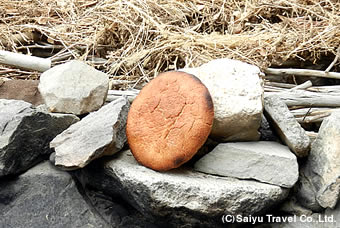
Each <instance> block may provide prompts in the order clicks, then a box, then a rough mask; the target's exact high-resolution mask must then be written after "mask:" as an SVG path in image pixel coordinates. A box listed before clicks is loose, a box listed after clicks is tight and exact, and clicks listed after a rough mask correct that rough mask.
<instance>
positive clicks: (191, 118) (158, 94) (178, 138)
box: [126, 71, 214, 171]
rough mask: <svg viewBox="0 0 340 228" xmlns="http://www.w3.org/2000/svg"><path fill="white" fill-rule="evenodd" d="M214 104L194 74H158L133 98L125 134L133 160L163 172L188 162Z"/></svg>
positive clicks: (206, 128)
mask: <svg viewBox="0 0 340 228" xmlns="http://www.w3.org/2000/svg"><path fill="white" fill-rule="evenodd" d="M213 119H214V107H213V102H212V98H211V96H210V93H209V91H208V89H207V88H206V87H205V86H204V85H203V84H202V82H201V81H200V80H199V79H198V78H196V77H195V76H193V75H191V74H188V73H184V72H178V71H171V72H165V73H161V74H160V75H159V76H157V77H156V78H155V79H153V80H152V81H151V82H149V83H148V84H147V85H146V86H145V87H144V88H143V89H142V90H141V91H140V93H139V95H138V96H137V97H136V99H135V100H134V101H133V103H132V105H131V108H130V111H129V114H128V119H127V126H126V135H127V140H128V144H129V146H130V149H131V152H132V154H133V155H134V157H135V158H136V160H137V161H138V162H139V163H140V164H142V165H144V166H146V167H148V168H151V169H153V170H157V171H166V170H170V169H173V168H177V167H179V166H181V165H182V164H183V163H185V162H187V161H189V160H190V159H191V158H192V157H193V156H194V155H195V153H196V152H197V151H198V149H199V148H200V147H201V146H202V145H203V144H204V142H205V141H206V139H207V138H208V136H209V134H210V131H211V127H212V124H213Z"/></svg>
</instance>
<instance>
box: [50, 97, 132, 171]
mask: <svg viewBox="0 0 340 228" xmlns="http://www.w3.org/2000/svg"><path fill="white" fill-rule="evenodd" d="M129 107H130V103H129V101H128V100H127V99H126V98H124V97H121V98H120V99H117V100H115V101H113V102H111V103H109V104H107V105H105V106H103V107H102V108H101V109H99V110H98V111H96V112H93V113H90V114H89V115H87V116H86V117H84V118H83V119H82V120H81V121H80V122H78V123H76V124H74V125H72V126H71V127H70V128H68V129H67V130H65V131H64V132H62V133H61V134H60V135H58V136H57V137H55V138H54V139H53V141H52V142H51V143H50V147H51V148H54V150H55V152H56V155H55V165H56V166H59V167H60V168H63V169H66V170H72V169H77V168H83V167H84V166H86V165H87V164H88V163H89V162H91V161H92V160H94V159H96V158H98V157H101V156H104V155H112V154H114V153H116V152H117V151H119V150H121V149H122V148H123V146H124V144H125V142H126V134H125V127H126V119H127V114H128V111H129Z"/></svg>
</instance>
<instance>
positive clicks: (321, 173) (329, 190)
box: [298, 111, 340, 208]
mask: <svg viewBox="0 0 340 228" xmlns="http://www.w3.org/2000/svg"><path fill="white" fill-rule="evenodd" d="M339 120H340V112H339V111H337V112H333V113H332V114H331V115H330V116H329V117H327V118H326V119H325V120H324V121H323V122H322V124H321V127H320V129H319V134H318V137H317V138H316V140H315V141H314V143H313V144H312V149H311V153H310V155H309V157H308V160H307V162H306V164H305V165H304V166H303V168H302V169H301V175H302V176H303V177H304V178H305V179H304V181H300V188H299V190H298V194H299V196H300V198H301V203H304V204H305V206H306V207H307V206H310V205H308V203H309V204H311V203H310V202H312V205H315V201H316V202H317V204H319V205H320V206H321V207H323V208H334V207H335V205H336V204H337V202H338V201H339V192H340V163H339V161H340V149H339V148H340V141H339V139H340V121H339ZM306 202H307V203H306ZM313 203H314V204H313Z"/></svg>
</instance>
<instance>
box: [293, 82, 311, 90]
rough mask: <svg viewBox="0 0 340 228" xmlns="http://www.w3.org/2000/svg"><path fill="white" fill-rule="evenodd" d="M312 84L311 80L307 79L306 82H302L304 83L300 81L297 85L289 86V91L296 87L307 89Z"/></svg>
mask: <svg viewBox="0 0 340 228" xmlns="http://www.w3.org/2000/svg"><path fill="white" fill-rule="evenodd" d="M312 86H313V84H312V82H311V81H309V80H308V81H306V82H304V83H302V84H300V85H298V86H295V87H293V88H291V89H290V91H293V90H297V89H308V88H310V87H312Z"/></svg>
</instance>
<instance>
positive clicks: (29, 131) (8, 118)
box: [0, 99, 79, 177]
mask: <svg viewBox="0 0 340 228" xmlns="http://www.w3.org/2000/svg"><path fill="white" fill-rule="evenodd" d="M78 120H79V118H78V117H76V116H74V115H65V114H59V115H57V114H55V115H51V114H48V113H45V112H42V111H38V110H37V109H34V108H32V105H31V104H29V103H27V102H24V101H17V100H5V99H0V177H1V176H5V175H9V174H16V173H20V172H22V171H25V170H27V169H28V168H30V167H31V166H33V165H34V164H36V163H37V162H39V161H41V160H42V159H43V158H44V157H46V156H48V155H49V154H50V153H51V152H52V151H51V150H50V148H49V142H50V141H51V140H52V139H53V138H54V137H55V136H56V135H58V134H59V133H61V132H62V131H63V130H65V129H66V128H68V127H69V126H70V125H71V124H73V123H75V122H77V121H78Z"/></svg>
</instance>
